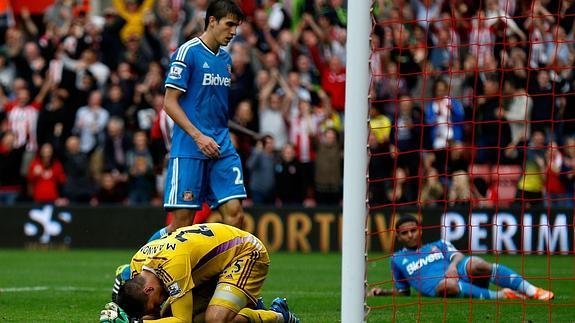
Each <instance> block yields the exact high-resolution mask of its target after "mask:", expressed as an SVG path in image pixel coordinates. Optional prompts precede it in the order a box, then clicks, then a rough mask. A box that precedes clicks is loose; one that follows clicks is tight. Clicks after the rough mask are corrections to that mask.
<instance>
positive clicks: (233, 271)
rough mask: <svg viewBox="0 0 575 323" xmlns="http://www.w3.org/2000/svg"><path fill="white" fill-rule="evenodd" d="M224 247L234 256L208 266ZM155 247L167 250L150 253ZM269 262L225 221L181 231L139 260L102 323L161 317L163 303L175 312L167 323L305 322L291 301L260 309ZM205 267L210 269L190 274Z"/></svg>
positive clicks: (276, 301)
mask: <svg viewBox="0 0 575 323" xmlns="http://www.w3.org/2000/svg"><path fill="white" fill-rule="evenodd" d="M167 243H170V244H171V245H174V246H176V249H175V250H174V249H172V248H168V247H167ZM218 246H220V247H221V246H227V249H228V250H227V251H229V252H221V253H218V254H217V255H212V256H211V260H210V263H209V264H203V263H202V259H206V258H204V257H206V256H208V255H211V254H210V251H211V250H216V249H214V248H218ZM149 248H154V249H156V248H158V250H161V251H159V252H154V253H148V252H145V250H148V249H149ZM240 264H241V265H240ZM244 264H249V266H248V265H244ZM269 264H270V259H269V256H268V253H267V251H266V248H265V247H264V245H263V244H262V243H261V241H259V240H258V239H257V238H256V237H255V236H253V235H251V234H250V233H248V232H245V231H243V230H240V229H237V228H234V227H232V226H228V225H225V224H221V223H206V224H200V225H195V226H191V227H183V228H180V229H179V230H177V231H175V234H172V235H169V236H167V237H166V238H165V239H159V240H155V241H152V242H149V243H148V244H146V245H145V246H144V247H142V249H140V251H138V252H137V253H136V254H135V255H134V256H133V258H132V262H131V267H132V279H130V280H129V281H127V282H126V283H125V284H124V285H123V286H122V287H120V290H119V293H118V298H117V300H116V302H117V304H116V303H108V304H106V306H105V307H104V310H103V311H101V313H100V322H102V323H111V322H118V321H120V320H121V321H126V322H129V321H132V320H140V319H142V318H145V319H153V320H156V319H160V318H161V317H162V313H160V310H161V308H162V306H161V305H162V303H164V302H167V303H166V304H169V307H170V309H171V310H170V311H169V314H167V315H164V317H165V320H170V319H172V320H177V321H182V322H192V321H197V319H198V318H199V317H202V318H203V319H202V321H203V320H204V319H205V321H206V322H215V321H223V322H232V321H237V322H241V321H254V322H255V321H260V322H286V323H299V319H297V318H296V317H295V315H293V314H292V313H291V312H289V309H288V306H287V301H286V299H285V298H283V299H282V298H276V299H274V300H273V301H272V304H271V306H270V310H264V309H257V301H256V300H257V298H258V297H259V295H260V292H261V289H262V285H263V281H264V280H265V277H266V275H267V271H268V267H269ZM202 265H203V267H204V268H205V266H209V267H210V269H209V270H194V271H190V270H189V268H194V267H197V266H199V267H202ZM239 280H242V281H244V280H245V281H246V283H245V284H243V283H241V282H239ZM170 286H172V287H170ZM168 291H169V292H168ZM192 304H193V306H192Z"/></svg>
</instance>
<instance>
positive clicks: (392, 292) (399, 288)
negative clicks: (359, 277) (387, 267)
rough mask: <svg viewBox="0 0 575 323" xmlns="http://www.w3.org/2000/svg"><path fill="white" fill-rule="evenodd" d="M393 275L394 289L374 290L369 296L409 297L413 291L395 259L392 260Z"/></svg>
mask: <svg viewBox="0 0 575 323" xmlns="http://www.w3.org/2000/svg"><path fill="white" fill-rule="evenodd" d="M391 275H392V276H393V288H391V289H382V288H378V287H376V288H373V289H371V291H369V293H368V296H409V295H411V289H410V287H409V284H408V283H407V281H406V279H405V276H404V274H403V272H402V271H401V266H398V265H397V264H396V263H395V262H394V261H393V259H392V260H391Z"/></svg>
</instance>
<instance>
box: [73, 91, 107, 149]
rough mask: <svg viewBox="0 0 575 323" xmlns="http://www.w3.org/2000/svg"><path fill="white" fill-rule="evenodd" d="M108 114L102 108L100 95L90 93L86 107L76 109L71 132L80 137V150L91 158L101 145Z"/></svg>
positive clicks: (94, 92)
mask: <svg viewBox="0 0 575 323" xmlns="http://www.w3.org/2000/svg"><path fill="white" fill-rule="evenodd" d="M109 117H110V114H109V113H108V111H106V110H105V109H104V108H103V107H102V93H101V92H100V91H99V90H94V91H92V92H90V96H89V98H88V103H87V105H85V106H83V107H81V108H80V109H78V112H76V120H75V122H74V129H73V130H72V132H73V133H74V134H76V135H78V136H79V137H80V150H81V151H82V152H83V153H86V154H88V156H91V155H92V153H94V151H95V150H96V149H97V148H99V147H100V146H101V145H102V143H103V136H104V129H105V127H106V124H107V123H108V119H109Z"/></svg>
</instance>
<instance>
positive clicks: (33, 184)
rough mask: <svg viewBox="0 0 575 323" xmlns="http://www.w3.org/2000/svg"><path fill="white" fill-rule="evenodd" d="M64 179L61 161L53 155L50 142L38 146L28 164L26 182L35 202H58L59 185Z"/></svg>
mask: <svg viewBox="0 0 575 323" xmlns="http://www.w3.org/2000/svg"><path fill="white" fill-rule="evenodd" d="M65 181H66V175H65V174H64V168H63V167H62V163H60V161H59V160H58V159H56V157H55V156H54V148H53V147H52V145H51V144H50V143H45V144H43V145H42V146H41V147H40V150H39V151H38V155H37V156H36V158H35V159H34V161H32V163H31V164H30V168H29V171H28V184H29V189H30V193H31V195H32V199H33V200H34V202H37V203H60V202H63V201H62V200H61V199H60V186H61V185H62V184H64V182H65Z"/></svg>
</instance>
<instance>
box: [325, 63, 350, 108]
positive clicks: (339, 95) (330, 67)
mask: <svg viewBox="0 0 575 323" xmlns="http://www.w3.org/2000/svg"><path fill="white" fill-rule="evenodd" d="M321 88H322V89H323V90H324V91H325V92H326V93H327V94H328V95H329V97H330V98H331V106H332V107H333V109H334V110H335V111H337V112H339V113H342V112H343V110H344V108H345V66H344V65H343V64H342V62H341V60H340V59H339V58H338V57H337V56H335V55H334V56H332V57H330V58H329V60H328V63H327V65H326V66H325V67H324V68H323V69H322V70H321Z"/></svg>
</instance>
